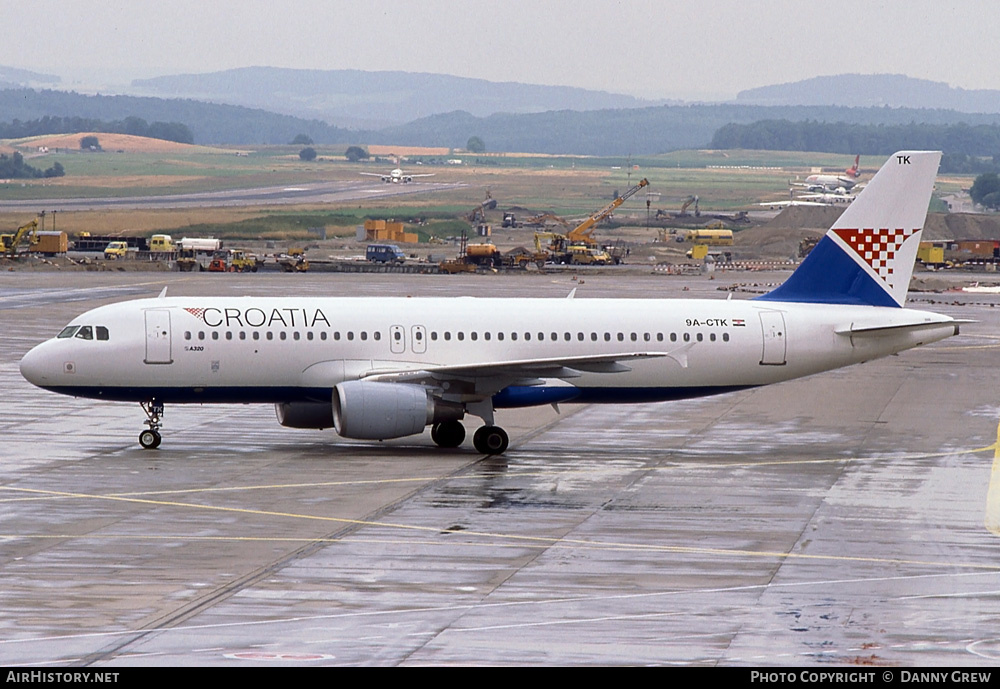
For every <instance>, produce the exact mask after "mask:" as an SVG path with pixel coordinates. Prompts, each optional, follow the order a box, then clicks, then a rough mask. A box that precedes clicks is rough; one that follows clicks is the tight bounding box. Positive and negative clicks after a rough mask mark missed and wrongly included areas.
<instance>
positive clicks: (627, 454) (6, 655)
mask: <svg viewBox="0 0 1000 689" xmlns="http://www.w3.org/2000/svg"><path fill="white" fill-rule="evenodd" d="M786 276H787V274H780V273H779V274H774V275H755V276H754V277H753V279H754V280H755V281H758V282H773V281H778V280H781V279H783V278H784V277H786ZM573 277H574V276H571V275H568V274H563V273H560V274H558V275H551V274H544V273H530V274H524V275H510V276H483V275H466V276H430V275H393V274H373V275H369V274H365V275H344V274H316V275H309V274H306V275H297V274H296V275H290V274H278V273H273V274H271V273H267V274H264V273H261V274H257V275H252V276H251V275H247V276H243V275H207V274H141V273H134V274H122V273H74V274H68V273H67V274H60V273H7V274H2V275H0V318H2V319H3V322H4V324H5V327H4V331H3V335H0V389H2V390H3V391H4V394H3V395H2V397H0V434H2V435H0V457H2V460H0V504H2V508H0V518H2V521H0V562H2V568H3V569H2V571H3V577H4V586H3V587H0V661H2V663H3V664H4V665H6V666H8V667H14V666H19V665H31V666H43V665H44V666H47V667H60V666H91V667H95V668H104V667H117V666H144V665H149V666H153V665H156V666H161V665H162V666H175V665H183V666H198V665H204V666H246V665H257V666H260V665H274V664H280V665H302V666H312V665H329V666H338V665H343V666H356V665H368V666H413V665H452V664H454V665H470V664H474V665H480V664H482V665H619V664H621V665H694V666H715V665H725V666H761V665H768V666H798V665H809V666H813V665H838V666H843V665H853V666H864V667H870V666H877V667H879V668H882V667H889V668H891V667H894V666H918V665H919V666H926V665H948V666H991V665H995V664H996V663H997V661H998V659H1000V633H997V631H996V628H997V624H996V622H997V619H998V615H1000V596H998V593H1000V468H997V467H1000V461H996V460H995V458H996V457H998V456H1000V449H998V434H1000V428H998V423H1000V392H998V390H1000V368H998V367H997V366H996V365H995V362H996V360H997V355H998V351H1000V334H998V333H1000V328H998V325H1000V313H998V312H1000V309H996V308H993V304H994V303H1000V295H984V294H974V295H972V294H970V295H961V294H959V295H948V296H947V297H943V296H941V295H911V298H913V297H915V298H916V299H917V301H916V302H915V306H917V307H918V308H926V309H928V310H932V311H938V312H941V313H947V314H949V315H952V316H955V317H958V318H968V319H974V320H976V321H977V322H976V323H973V324H969V325H965V326H963V329H962V334H961V335H960V336H958V337H954V338H951V339H949V340H945V341H943V342H940V343H937V344H934V345H930V346H927V347H921V348H918V349H915V350H912V351H909V352H904V353H903V354H901V355H899V356H896V357H889V358H888V359H883V360H879V361H874V362H869V363H867V364H864V365H861V366H856V367H853V368H848V369H842V370H840V371H834V372H831V373H828V374H822V375H818V376H814V377H811V378H807V379H803V380H798V381H793V382H789V383H783V384H780V385H776V386H772V387H768V388H760V389H756V390H748V391H743V392H738V393H731V394H728V395H723V396H719V397H715V398H706V399H701V400H694V401H684V402H673V403H659V404H640V405H627V406H626V405H623V406H582V407H581V406H572V405H565V406H562V407H561V408H560V410H559V411H560V413H557V412H556V411H555V410H554V409H552V408H551V407H543V408H538V409H528V410H518V411H507V410H503V411H501V412H499V413H498V422H499V423H500V424H501V425H503V426H504V427H505V428H506V429H507V430H508V431H509V432H510V435H511V448H510V450H508V452H507V453H506V454H505V455H503V456H502V457H499V458H484V457H482V456H481V455H478V454H476V453H475V451H474V450H473V449H472V448H471V444H469V443H466V445H465V446H463V447H462V448H459V449H458V450H455V451H442V450H439V449H438V448H436V447H435V446H434V445H433V443H432V442H431V440H430V438H429V434H428V433H425V434H424V435H422V436H416V437H413V438H405V439H402V440H397V441H386V442H382V443H363V442H355V441H348V440H344V439H341V438H339V437H338V436H337V435H336V434H335V433H334V432H332V431H296V430H292V429H286V428H282V427H280V426H279V425H278V424H277V422H276V420H275V418H274V413H273V410H272V409H270V408H264V407H251V406H239V405H230V406H204V407H200V406H193V407H181V406H175V407H168V408H167V410H166V415H165V417H164V423H165V427H164V442H163V445H162V446H161V448H160V449H159V450H157V451H144V450H142V449H140V447H139V445H138V443H137V441H136V436H137V435H138V432H139V431H140V430H141V428H142V423H141V422H142V420H143V418H144V416H143V414H142V412H141V411H140V409H139V408H138V405H131V404H114V403H101V402H95V401H89V400H76V399H71V398H64V397H61V396H58V395H54V394H51V393H47V392H44V391H42V390H39V389H36V388H34V387H32V386H31V385H30V384H28V383H27V382H25V381H23V380H22V379H21V378H20V375H19V373H18V369H17V362H18V360H19V358H20V356H21V355H22V354H23V353H24V352H26V351H27V350H28V349H29V348H30V347H31V346H33V345H34V344H35V343H37V342H39V341H41V340H43V339H45V338H47V337H51V336H53V335H54V334H55V333H57V332H58V331H59V329H60V328H61V327H62V326H63V325H64V324H65V323H66V322H68V321H69V320H70V319H71V318H72V317H73V316H75V315H76V314H78V313H80V312H82V311H84V310H86V309H89V308H93V307H95V306H97V305H100V304H104V303H110V302H113V301H118V300H122V299H129V298H136V297H138V296H146V295H155V294H156V293H158V292H159V291H160V289H162V287H163V286H164V285H167V286H168V288H169V293H170V294H172V295H179V294H275V293H284V292H292V291H294V293H297V294H303V295H318V294H346V293H351V294H356V295H373V294H386V293H390V292H391V293H393V294H402V295H406V294H412V295H414V296H416V295H435V296H439V295H474V296H514V295H522V296H528V295H530V296H544V297H552V298H553V299H559V298H564V297H565V296H566V294H567V293H568V292H569V290H570V289H573V288H574V287H576V288H577V293H576V298H577V299H586V298H594V297H602V296H612V295H614V296H629V297H649V296H662V297H667V298H679V297H702V296H703V297H707V298H719V299H725V296H726V295H725V293H723V292H719V291H717V290H716V287H717V286H718V285H720V284H726V283H727V282H741V281H745V280H746V279H747V278H746V276H745V275H735V276H733V277H732V278H731V279H730V278H729V277H727V276H725V275H716V276H715V279H714V280H709V279H708V278H707V277H705V276H697V277H674V276H663V275H642V274H636V273H630V274H625V273H622V274H616V273H607V272H602V273H600V274H597V273H593V274H591V273H589V272H588V271H581V272H580V273H579V275H578V276H577V279H573ZM685 288H686V291H685ZM741 296H743V297H745V296H747V295H739V294H737V295H735V296H734V298H741ZM942 300H943V301H946V302H947V303H927V302H928V301H942ZM474 426H475V422H474V421H473V420H471V419H470V420H469V422H468V426H467V427H468V428H469V429H472V428H473V427H474ZM995 465H996V466H995Z"/></svg>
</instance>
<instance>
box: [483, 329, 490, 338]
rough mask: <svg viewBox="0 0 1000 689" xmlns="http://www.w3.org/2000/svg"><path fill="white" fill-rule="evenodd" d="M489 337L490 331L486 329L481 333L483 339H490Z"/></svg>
mask: <svg viewBox="0 0 1000 689" xmlns="http://www.w3.org/2000/svg"><path fill="white" fill-rule="evenodd" d="M490 337H491V335H490V331H489V330H487V331H486V332H484V333H483V339H484V340H488V339H490Z"/></svg>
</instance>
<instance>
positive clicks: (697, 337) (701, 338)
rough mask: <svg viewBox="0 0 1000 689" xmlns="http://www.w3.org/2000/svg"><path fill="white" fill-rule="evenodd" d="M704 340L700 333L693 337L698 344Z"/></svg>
mask: <svg viewBox="0 0 1000 689" xmlns="http://www.w3.org/2000/svg"><path fill="white" fill-rule="evenodd" d="M704 338H705V336H704V335H702V334H701V333H698V334H697V335H695V339H696V340H698V342H701V341H702V340H703V339H704Z"/></svg>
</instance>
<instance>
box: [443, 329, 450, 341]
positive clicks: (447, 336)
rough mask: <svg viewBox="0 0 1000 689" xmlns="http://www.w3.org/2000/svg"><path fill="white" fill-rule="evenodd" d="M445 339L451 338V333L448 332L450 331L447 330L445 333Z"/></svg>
mask: <svg viewBox="0 0 1000 689" xmlns="http://www.w3.org/2000/svg"><path fill="white" fill-rule="evenodd" d="M444 339H446V340H451V333H450V332H448V331H445V333H444Z"/></svg>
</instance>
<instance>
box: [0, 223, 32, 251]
mask: <svg viewBox="0 0 1000 689" xmlns="http://www.w3.org/2000/svg"><path fill="white" fill-rule="evenodd" d="M37 228H38V221H37V220H32V221H31V222H28V223H25V224H23V225H21V226H20V227H19V228H17V230H16V231H15V232H14V233H12V234H0V250H2V252H3V255H4V257H6V258H14V257H16V256H17V250H18V248H19V247H20V246H21V244H24V243H26V242H27V243H28V244H29V245H30V244H34V243H36V242H37V241H38V240H37V239H36V238H35V230H36V229H37Z"/></svg>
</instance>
